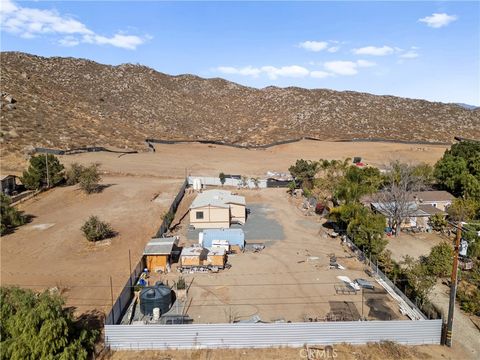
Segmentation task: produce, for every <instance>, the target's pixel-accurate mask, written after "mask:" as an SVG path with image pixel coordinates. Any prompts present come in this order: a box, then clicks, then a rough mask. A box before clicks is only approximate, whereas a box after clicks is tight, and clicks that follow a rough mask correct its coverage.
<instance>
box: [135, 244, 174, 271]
mask: <svg viewBox="0 0 480 360" xmlns="http://www.w3.org/2000/svg"><path fill="white" fill-rule="evenodd" d="M178 241H179V238H178V236H173V237H167V238H155V239H151V240H150V241H149V242H148V244H147V245H146V246H145V249H144V250H143V255H144V256H145V263H146V266H147V269H148V270H149V271H152V272H155V271H158V270H161V271H163V272H166V271H168V270H169V269H170V264H171V261H172V252H174V251H176V250H177V248H178Z"/></svg>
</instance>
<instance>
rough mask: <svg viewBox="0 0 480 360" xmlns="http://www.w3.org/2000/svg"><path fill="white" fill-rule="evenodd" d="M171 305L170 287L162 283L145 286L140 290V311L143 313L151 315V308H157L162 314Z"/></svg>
mask: <svg viewBox="0 0 480 360" xmlns="http://www.w3.org/2000/svg"><path fill="white" fill-rule="evenodd" d="M171 305H172V289H170V288H169V287H168V286H165V285H163V284H158V285H155V286H147V287H144V288H143V289H142V291H141V292H140V311H141V312H142V314H144V315H153V309H154V308H159V309H160V314H161V315H163V314H165V313H166V312H168V310H170V307H171Z"/></svg>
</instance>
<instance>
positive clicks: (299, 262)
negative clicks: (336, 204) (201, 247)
mask: <svg viewBox="0 0 480 360" xmlns="http://www.w3.org/2000/svg"><path fill="white" fill-rule="evenodd" d="M239 193H240V194H242V195H244V196H246V201H247V207H253V208H256V209H259V205H261V206H262V209H263V212H266V213H267V214H268V215H267V219H268V220H269V224H270V225H269V226H270V227H272V226H273V227H277V228H279V231H276V232H275V233H277V234H280V235H282V236H281V237H280V236H279V238H278V239H272V238H271V237H267V236H268V235H269V234H265V236H264V237H262V238H251V237H248V233H247V239H246V240H247V242H260V241H265V240H267V241H268V246H267V247H266V249H264V250H263V251H261V252H259V253H252V252H245V253H241V254H235V255H231V256H230V257H229V263H230V264H231V265H232V267H231V268H230V269H227V270H224V271H221V272H220V273H218V274H208V273H207V274H198V273H197V274H186V275H184V277H185V279H186V280H187V283H189V282H192V286H191V288H190V292H189V298H190V299H191V305H190V307H189V308H188V314H189V315H190V316H191V317H192V318H193V319H194V321H195V322H196V323H215V322H228V321H232V320H245V319H249V318H250V317H251V316H253V315H258V316H260V318H261V319H262V320H264V321H274V320H278V319H283V320H285V321H305V319H308V318H312V319H315V318H318V319H321V318H323V317H325V315H326V314H327V313H329V312H335V313H336V314H339V316H343V319H344V320H357V319H359V318H360V317H361V316H362V315H361V314H362V294H361V292H359V293H357V294H352V295H340V294H336V292H335V288H334V284H341V285H344V284H343V283H342V281H340V280H339V279H337V276H348V277H350V279H352V280H353V279H355V278H358V277H361V278H368V276H367V275H366V274H365V272H364V266H363V265H362V264H361V263H360V262H358V261H357V260H356V259H354V258H350V253H349V252H347V251H346V250H345V249H344V248H343V247H342V245H341V244H340V240H339V239H332V238H329V237H327V236H326V233H325V230H324V228H323V226H322V224H321V223H320V220H319V218H318V217H316V216H310V217H307V216H304V215H303V213H302V212H301V210H300V209H298V208H297V206H296V204H295V203H294V200H293V199H292V198H291V197H290V196H289V195H287V194H286V191H285V189H265V190H242V191H239ZM256 216H259V217H261V218H263V217H264V216H265V215H264V214H256V213H255V211H253V212H252V213H251V215H250V218H249V220H247V222H248V221H251V222H255V217H256ZM267 219H264V221H265V220H267ZM272 224H276V225H272ZM181 226H182V228H181V229H180V231H179V234H180V235H181V240H182V243H183V244H184V245H186V246H187V245H190V244H192V243H196V242H198V241H195V240H187V238H186V236H185V233H186V232H187V230H186V229H187V227H188V223H187V222H186V221H185V222H184V223H182V225H181ZM250 233H251V234H255V233H256V232H250ZM257 234H258V232H257ZM331 253H334V254H335V255H336V257H337V261H338V262H339V263H340V264H341V265H343V266H344V267H346V270H337V269H335V270H333V269H332V270H330V269H329V262H330V257H329V254H331ZM178 276H179V275H178V273H176V272H172V273H170V274H169V275H167V276H165V277H164V280H169V281H170V282H171V281H173V280H175V279H177V278H178ZM371 280H372V281H374V280H373V279H371ZM375 284H376V283H375ZM376 285H377V286H376V288H377V289H375V291H371V290H365V291H364V306H363V313H364V316H365V317H368V318H369V319H382V320H388V319H404V318H405V317H403V316H402V315H401V314H400V313H399V312H398V311H397V308H398V307H397V305H396V303H395V302H394V301H393V299H391V298H390V297H389V296H388V295H387V294H386V292H385V291H384V290H383V289H382V288H381V287H380V286H379V285H378V284H376Z"/></svg>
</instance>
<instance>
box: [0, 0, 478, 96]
mask: <svg viewBox="0 0 480 360" xmlns="http://www.w3.org/2000/svg"><path fill="white" fill-rule="evenodd" d="M0 3H1V49H2V51H12V50H15V51H24V52H28V53H33V54H36V55H42V56H73V57H82V58H88V59H92V60H95V61H98V62H101V63H105V64H114V65H116V64H121V63H126V62H129V63H140V64H144V65H147V66H150V67H152V68H154V69H156V70H158V71H161V72H164V73H168V74H182V73H192V74H197V75H200V76H203V77H223V78H226V79H229V80H232V81H235V82H238V83H241V84H244V85H249V86H254V87H265V86H268V85H276V86H300V87H307V88H330V89H336V90H354V91H363V92H370V93H374V94H390V95H398V96H405V97H411V98H424V99H428V100H434V101H443V102H463V103H468V104H473V105H480V2H478V1H475V2H458V1H456V2H438V1H437V2H433V1H430V2H411V1H408V2H407V1H404V2H392V1H383V2H361V1H355V2H340V1H338V2H248V3H245V2H244V3H240V2H176V3H173V2H158V1H147V2H141V1H135V2H134V1H105V2H93V1H59V2H52V1H10V0H8V1H7V0H0Z"/></svg>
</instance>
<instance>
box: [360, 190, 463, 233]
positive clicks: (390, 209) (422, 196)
mask: <svg viewBox="0 0 480 360" xmlns="http://www.w3.org/2000/svg"><path fill="white" fill-rule="evenodd" d="M373 199H375V195H373V196H371V197H365V198H363V199H362V203H363V204H364V205H367V206H370V207H371V208H372V210H373V211H375V212H377V213H380V214H383V215H384V216H385V217H386V219H387V226H391V224H392V214H393V213H394V212H395V211H396V204H395V203H393V202H391V203H386V202H378V201H374V200H373ZM453 199H455V197H454V196H453V195H451V194H450V193H448V192H446V191H418V192H415V193H413V194H411V196H410V198H409V199H408V203H407V206H406V207H405V209H404V212H405V214H404V216H403V218H404V219H403V221H402V223H401V224H400V227H401V228H412V227H416V228H421V229H425V228H427V227H428V220H429V219H430V217H431V216H433V215H438V214H440V215H441V216H443V217H446V216H447V213H446V210H447V209H448V207H449V206H450V205H451V204H452V201H453Z"/></svg>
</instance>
